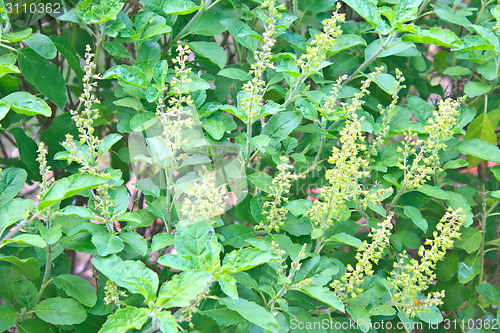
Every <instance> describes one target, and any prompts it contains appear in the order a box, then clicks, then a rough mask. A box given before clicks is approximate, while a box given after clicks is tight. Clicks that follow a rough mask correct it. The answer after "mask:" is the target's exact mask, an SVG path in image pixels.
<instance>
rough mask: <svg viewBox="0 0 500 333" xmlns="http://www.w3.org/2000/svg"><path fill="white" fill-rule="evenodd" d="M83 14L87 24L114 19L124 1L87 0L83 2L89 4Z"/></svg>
mask: <svg viewBox="0 0 500 333" xmlns="http://www.w3.org/2000/svg"><path fill="white" fill-rule="evenodd" d="M89 3H91V5H90V8H87V9H89V10H87V11H86V12H85V14H84V15H83V20H84V21H85V23H87V24H95V23H103V22H107V21H111V20H116V17H117V15H118V13H119V12H120V11H121V9H122V7H123V5H124V3H123V2H121V1H119V0H108V1H100V2H99V3H96V2H92V1H88V2H84V4H89Z"/></svg>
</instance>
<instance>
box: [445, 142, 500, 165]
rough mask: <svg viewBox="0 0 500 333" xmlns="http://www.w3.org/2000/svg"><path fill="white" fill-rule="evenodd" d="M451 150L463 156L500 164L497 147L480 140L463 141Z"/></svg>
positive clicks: (499, 154)
mask: <svg viewBox="0 0 500 333" xmlns="http://www.w3.org/2000/svg"><path fill="white" fill-rule="evenodd" d="M452 149H453V150H457V151H459V152H461V153H462V154H465V155H471V156H474V157H477V158H480V159H483V160H486V161H492V162H497V163H500V149H498V147H497V146H494V145H492V144H491V143H488V142H484V141H483V140H480V139H472V140H464V141H462V142H460V143H459V144H457V145H456V146H454V147H453V148H452Z"/></svg>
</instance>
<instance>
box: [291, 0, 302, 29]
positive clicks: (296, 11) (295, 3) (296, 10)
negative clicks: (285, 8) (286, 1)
mask: <svg viewBox="0 0 500 333" xmlns="http://www.w3.org/2000/svg"><path fill="white" fill-rule="evenodd" d="M292 14H293V15H294V16H296V17H298V14H299V1H298V0H292ZM300 23H301V22H300V20H296V21H295V24H294V25H295V32H296V33H300Z"/></svg>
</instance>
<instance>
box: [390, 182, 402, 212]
mask: <svg viewBox="0 0 500 333" xmlns="http://www.w3.org/2000/svg"><path fill="white" fill-rule="evenodd" d="M405 192H406V184H405V183H403V185H401V188H400V189H399V191H398V193H397V194H396V196H395V197H394V199H392V201H391V203H390V204H389V205H388V206H387V208H386V211H389V210H390V209H391V208H392V206H394V204H395V203H396V201H398V199H399V198H400V197H401V196H402V195H403V194H404V193H405Z"/></svg>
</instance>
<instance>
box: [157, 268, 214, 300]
mask: <svg viewBox="0 0 500 333" xmlns="http://www.w3.org/2000/svg"><path fill="white" fill-rule="evenodd" d="M211 281H212V274H210V272H209V271H207V270H195V271H188V272H182V273H180V274H178V275H174V276H173V277H172V279H171V280H170V281H167V282H165V283H164V284H163V285H162V286H161V288H160V292H159V293H158V299H157V301H156V304H158V305H159V306H161V307H163V308H165V309H168V308H171V307H182V306H188V305H189V304H191V301H192V300H193V299H195V298H196V296H198V294H200V293H202V292H203V291H204V290H205V289H206V288H207V287H208V285H209V283H210V282H211Z"/></svg>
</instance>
